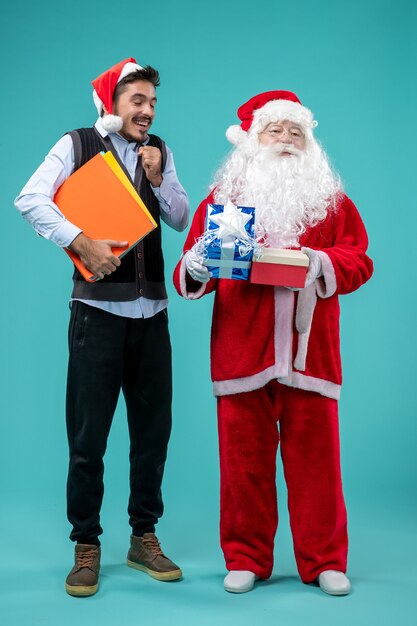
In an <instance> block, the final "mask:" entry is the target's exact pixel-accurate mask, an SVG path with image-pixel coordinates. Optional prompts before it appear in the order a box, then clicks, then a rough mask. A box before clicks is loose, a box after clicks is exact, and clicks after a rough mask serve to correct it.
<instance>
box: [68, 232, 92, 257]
mask: <svg viewBox="0 0 417 626" xmlns="http://www.w3.org/2000/svg"><path fill="white" fill-rule="evenodd" d="M88 240H89V237H87V236H86V235H84V233H83V232H82V231H81V232H80V233H79V234H78V235H77V236H76V237H75V238H74V239H73V240H72V241H71V243H70V245H69V246H68V249H69V250H71V251H72V252H76V253H77V254H78V255H80V253H81V252H82V251H83V249H84V247H85V244H86V243H87V241H88Z"/></svg>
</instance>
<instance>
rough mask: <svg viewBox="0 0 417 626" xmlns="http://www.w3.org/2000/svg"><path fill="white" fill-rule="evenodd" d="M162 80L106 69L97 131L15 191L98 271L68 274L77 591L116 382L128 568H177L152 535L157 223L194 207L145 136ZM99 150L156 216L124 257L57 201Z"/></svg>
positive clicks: (166, 379) (171, 575) (24, 207)
mask: <svg viewBox="0 0 417 626" xmlns="http://www.w3.org/2000/svg"><path fill="white" fill-rule="evenodd" d="M158 85H159V74H158V72H157V71H156V70H155V69H153V68H152V67H150V66H146V67H145V68H143V67H141V66H140V65H138V64H137V63H136V61H135V59H133V58H130V59H125V60H124V61H121V62H120V63H118V64H117V65H115V66H114V67H112V68H110V69H109V70H106V71H105V72H104V73H103V74H101V75H100V76H99V77H98V78H97V79H96V80H94V81H93V86H94V92H93V98H94V102H95V105H96V107H97V110H98V113H99V118H98V120H97V122H96V123H95V125H94V127H93V128H83V129H78V130H76V131H72V132H71V133H68V134H66V135H64V136H63V137H62V139H60V140H59V141H58V143H57V144H55V146H54V147H53V148H52V150H51V151H50V152H49V154H48V155H47V156H46V158H45V161H44V162H43V163H42V164H41V165H40V167H39V168H38V169H37V170H36V172H35V173H34V175H33V176H32V177H31V179H30V180H29V181H28V183H27V184H26V185H25V187H24V188H23V190H22V192H21V194H20V196H19V197H18V198H17V199H16V207H17V209H18V210H19V211H20V212H21V213H22V215H23V217H24V218H25V219H26V220H27V221H28V222H29V223H30V224H31V225H32V226H33V228H34V229H35V230H36V231H37V233H38V234H40V235H42V236H43V237H46V238H47V239H50V240H51V241H53V242H54V243H56V244H57V245H59V246H62V247H68V248H70V249H71V250H73V251H75V252H76V253H77V254H78V255H79V256H80V257H81V260H82V261H83V262H84V264H85V265H86V266H87V268H88V269H89V270H90V271H91V272H93V273H94V274H96V275H97V276H98V277H99V278H101V280H99V281H98V282H95V283H88V282H86V281H85V280H84V279H83V278H82V276H81V275H80V273H79V272H78V271H77V270H75V271H74V288H73V292H72V297H71V319H70V325H69V351H70V354H69V366H68V382H67V430H68V442H69V451H70V462H69V472H68V484H67V498H68V519H69V521H70V523H71V524H72V527H73V528H72V532H71V539H72V540H73V541H76V542H77V545H76V546H75V565H74V567H73V569H72V570H71V572H70V573H69V575H68V577H67V580H66V590H67V592H68V593H69V594H71V595H76V596H85V595H92V594H94V593H95V592H96V591H97V588H98V576H99V566H100V541H99V538H98V537H99V535H100V534H101V533H102V528H101V526H100V508H101V503H102V498H103V471H104V467H103V456H104V453H105V450H106V443H107V437H108V434H109V431H110V426H111V422H112V418H113V414H114V411H115V408H116V404H117V399H118V396H119V393H120V389H122V391H123V394H124V397H125V400H126V408H127V418H128V424H129V435H130V457H129V458H130V499H129V507H128V511H129V516H130V520H129V521H130V525H131V527H132V536H131V547H130V550H129V553H128V565H130V566H132V567H134V568H136V569H139V570H142V571H145V572H147V573H148V574H150V575H151V576H152V577H154V578H156V579H157V580H175V579H178V578H180V577H181V575H182V573H181V570H180V568H179V567H178V566H177V565H175V563H173V562H172V561H171V560H170V559H168V558H167V557H166V556H165V555H164V553H163V552H162V550H161V547H160V545H159V541H158V539H157V537H156V535H155V524H156V523H157V521H158V518H159V517H160V516H161V515H162V512H163V503H162V496H161V483H162V477H163V472H164V464H165V459H166V454H167V445H168V440H169V436H170V431H171V395H172V389H171V387H172V381H171V346H170V339H169V333H168V320H167V314H166V307H167V293H166V290H165V283H164V260H163V255H162V248H161V224H160V222H161V219H162V220H163V221H164V222H165V223H166V224H167V225H168V226H170V227H172V228H174V229H175V230H178V231H182V230H184V228H186V225H187V222H188V214H189V207H188V199H187V195H186V193H185V191H184V189H183V188H182V186H181V185H180V183H179V181H178V178H177V175H176V171H175V166H174V161H173V157H172V153H171V151H170V150H169V148H168V147H167V146H166V145H165V143H164V142H163V141H162V139H160V138H159V137H157V136H156V135H150V134H149V132H148V131H149V129H150V127H151V125H152V122H153V119H154V117H155V105H156V92H155V88H156V87H157V86H158ZM102 150H104V151H107V150H111V151H112V153H113V154H114V156H115V157H116V159H117V160H118V161H119V164H120V165H121V166H122V167H123V169H124V171H125V172H126V173H127V175H128V176H129V177H130V179H131V180H132V182H133V184H134V186H135V188H136V189H137V191H138V193H139V194H140V196H141V197H142V199H143V200H144V202H145V204H146V205H147V207H148V209H149V210H150V212H151V213H152V215H153V217H154V219H155V220H156V221H157V223H158V228H156V229H155V230H154V231H152V233H150V234H149V235H147V237H145V239H144V240H143V241H142V242H140V243H139V244H138V245H137V246H136V247H135V248H134V249H133V250H131V251H130V252H129V253H128V254H126V255H125V256H124V258H123V259H122V260H121V261H120V260H119V259H118V258H117V257H116V256H114V255H113V253H112V246H123V245H126V242H117V241H112V240H105V241H101V240H93V239H90V238H89V237H87V236H86V235H85V234H84V233H83V232H81V230H80V228H78V227H77V225H76V224H71V223H69V222H68V221H67V220H66V219H65V216H64V215H62V213H61V212H60V211H59V209H58V207H57V206H56V205H55V204H54V202H53V198H54V195H55V192H56V190H57V189H58V188H59V187H60V185H61V184H62V183H63V182H64V181H65V180H66V179H67V178H68V177H69V176H70V175H71V174H72V173H73V172H74V171H75V170H76V169H78V168H79V167H81V166H82V165H83V164H84V163H86V162H87V161H88V160H89V159H91V158H92V157H94V156H95V155H96V154H97V153H98V152H100V151H102ZM116 209H117V208H116Z"/></svg>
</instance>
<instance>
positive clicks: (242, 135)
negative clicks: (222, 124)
mask: <svg viewBox="0 0 417 626" xmlns="http://www.w3.org/2000/svg"><path fill="white" fill-rule="evenodd" d="M246 135H247V133H246V132H245V131H244V130H243V129H242V127H241V126H239V125H238V124H234V125H233V126H229V128H228V129H227V130H226V137H227V139H228V141H230V143H232V144H233V145H234V146H240V145H241V144H242V143H243V142H244V141H245V139H246Z"/></svg>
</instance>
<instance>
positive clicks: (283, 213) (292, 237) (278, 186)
mask: <svg viewBox="0 0 417 626" xmlns="http://www.w3.org/2000/svg"><path fill="white" fill-rule="evenodd" d="M283 151H285V152H290V153H291V156H281V153H282V152H283ZM214 187H215V192H214V193H215V200H216V202H217V203H219V204H225V203H226V202H227V201H228V200H231V201H232V202H233V203H234V204H238V205H240V206H254V207H255V209H256V218H255V219H256V222H255V235H256V238H257V240H258V241H259V242H262V243H265V244H266V245H269V246H271V247H280V248H284V247H286V248H288V247H297V246H299V238H300V236H301V235H302V234H303V233H304V232H305V231H306V229H307V228H308V227H311V226H315V225H316V224H318V223H319V222H321V221H322V220H324V219H325V217H326V215H327V212H328V210H331V209H332V208H333V207H334V206H335V202H336V198H337V195H338V193H340V192H341V189H342V188H341V183H340V180H339V178H338V177H337V176H336V175H335V174H334V173H333V171H332V170H331V167H330V165H329V163H328V161H327V159H326V156H325V154H324V152H323V151H322V149H321V148H320V146H319V145H318V144H317V143H316V142H313V143H312V144H311V145H309V146H308V147H307V148H306V150H305V151H300V150H298V149H297V148H295V147H294V146H293V145H292V144H272V145H270V146H262V145H260V144H259V143H257V142H256V143H255V142H254V140H253V139H252V141H250V140H249V142H248V144H246V145H244V146H243V147H242V148H237V149H236V150H235V151H234V152H233V153H232V154H231V155H230V156H229V158H228V159H227V160H226V162H225V164H224V165H223V167H222V168H221V169H220V170H219V172H218V174H217V175H216V178H215V182H214Z"/></svg>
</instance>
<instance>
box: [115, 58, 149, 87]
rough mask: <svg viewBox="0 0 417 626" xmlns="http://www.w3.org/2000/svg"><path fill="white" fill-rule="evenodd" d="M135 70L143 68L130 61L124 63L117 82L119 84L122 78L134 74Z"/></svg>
mask: <svg viewBox="0 0 417 626" xmlns="http://www.w3.org/2000/svg"><path fill="white" fill-rule="evenodd" d="M137 70H143V67H142V66H141V65H138V64H137V63H132V62H131V61H129V62H128V63H125V64H124V65H123V69H122V71H121V72H120V76H119V80H118V81H117V82H118V83H119V82H120V81H121V80H122V78H124V77H125V76H127V75H128V74H133V72H136V71H137Z"/></svg>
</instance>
